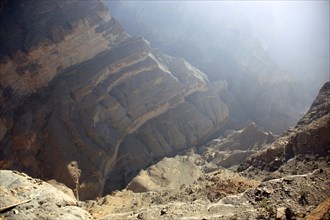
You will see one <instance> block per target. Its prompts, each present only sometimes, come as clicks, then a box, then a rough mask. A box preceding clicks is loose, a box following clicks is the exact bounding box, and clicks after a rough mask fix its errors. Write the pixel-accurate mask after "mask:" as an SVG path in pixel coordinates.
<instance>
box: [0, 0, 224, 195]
mask: <svg viewBox="0 0 330 220" xmlns="http://www.w3.org/2000/svg"><path fill="white" fill-rule="evenodd" d="M21 4H23V3H22V2H20V1H18V2H16V1H14V3H9V1H8V2H7V3H6V4H4V7H3V9H2V15H1V16H5V14H3V13H5V12H7V11H10V10H14V9H16V8H17V7H18V8H19V10H21V11H23V12H24V13H22V16H25V15H26V16H27V17H28V18H30V17H29V16H32V17H33V18H30V19H35V20H38V22H42V19H43V18H44V17H45V19H46V18H47V19H48V20H47V21H48V23H50V24H53V23H54V24H55V26H54V28H55V29H54V31H55V35H56V36H57V34H59V33H60V34H59V35H60V37H56V36H53V35H51V36H52V37H51V38H50V39H48V38H47V37H46V38H45V36H48V34H49V33H48V32H47V33H48V34H45V33H44V30H43V31H41V30H40V32H38V31H37V30H36V32H33V33H32V36H31V37H32V39H34V40H33V42H29V41H27V42H29V43H28V44H27V45H28V47H27V48H28V49H25V50H23V49H22V45H21V46H20V47H16V46H12V47H9V46H8V48H7V49H6V51H1V55H2V54H7V55H5V56H2V62H1V64H0V65H1V70H4V71H1V90H0V91H1V96H0V98H1V99H0V101H1V114H0V116H1V119H2V120H0V129H1V130H0V137H2V141H1V144H0V147H1V149H2V150H1V152H0V167H1V168H7V169H9V168H11V169H12V168H16V169H20V170H23V171H25V172H27V173H29V174H30V175H32V176H36V177H40V178H45V179H52V178H55V179H56V180H57V181H59V182H63V183H65V184H66V185H67V186H68V187H70V188H71V189H74V190H75V194H76V196H77V197H79V198H80V199H89V198H95V197H96V196H100V195H102V193H107V192H110V191H111V190H114V189H119V188H124V187H125V185H126V184H127V183H128V182H129V181H130V179H132V178H133V177H134V176H135V175H136V174H137V173H138V172H139V170H140V169H142V168H145V167H146V166H148V165H150V164H152V163H154V162H155V161H158V160H160V159H161V158H163V157H165V156H167V155H172V154H174V153H176V152H178V151H180V150H182V149H186V148H188V147H194V146H198V145H200V144H202V143H203V142H204V141H206V140H207V139H208V138H209V137H210V135H212V134H214V133H216V132H218V131H219V130H221V129H222V126H223V125H224V124H225V122H226V120H227V118H228V115H229V113H228V110H227V107H226V105H225V104H224V103H223V102H222V101H221V99H220V98H219V96H218V94H217V93H216V92H214V91H213V90H212V89H211V87H210V86H209V83H208V80H207V77H206V76H205V75H204V74H203V73H202V72H200V71H199V70H198V69H196V68H195V67H193V66H191V65H190V64H189V63H187V62H186V61H184V60H183V59H180V58H174V57H170V56H167V55H164V54H162V53H161V52H159V51H158V50H155V49H152V48H151V47H150V45H149V43H148V42H147V41H145V40H144V39H143V38H141V37H128V36H127V34H126V33H125V32H124V31H123V30H122V29H121V27H120V26H119V24H118V23H117V22H116V21H115V20H114V19H113V18H111V16H110V15H109V14H108V12H107V9H106V8H104V6H103V5H102V3H100V2H98V1H88V2H85V1H77V2H73V1H69V2H64V3H62V1H55V2H54V3H51V4H50V5H49V6H48V5H47V4H44V2H43V1H36V2H32V3H30V4H32V6H33V7H35V10H33V11H36V12H35V13H32V14H29V12H31V11H30V7H32V6H31V5H29V4H28V3H27V2H26V3H24V4H27V5H28V6H26V7H23V6H20V5H21ZM53 4H54V5H53ZM85 4H87V5H85ZM48 7H49V8H48ZM83 9H84V10H83ZM25 10H27V11H25ZM39 10H40V11H39ZM14 11H15V10H14ZM68 11H72V13H67V12H68ZM80 13H82V14H80ZM71 14H72V15H71ZM59 15H61V16H64V18H61V19H64V20H65V22H64V21H63V22H64V23H63V22H62V20H61V19H60V20H59V21H58V18H57V17H58V16H59ZM66 16H67V17H66ZM5 17H6V16H5ZM22 19H27V18H25V17H23V18H22ZM66 19H67V20H66ZM16 22H18V21H16ZM58 22H59V23H58ZM68 22H69V24H70V30H67V29H66V28H67V27H66V26H65V25H66V24H67V23H68ZM21 25H22V27H25V24H21ZM36 25H37V24H36ZM40 25H44V26H41V27H43V28H44V27H46V29H47V28H51V27H52V25H45V24H40ZM62 29H64V30H63V31H62ZM49 31H50V32H51V33H53V29H50V30H49ZM56 33H57V34H56ZM34 35H36V36H34ZM15 36H18V37H22V39H25V38H24V36H25V35H24V36H23V35H22V36H19V35H15ZM2 37H3V36H2ZM4 39H5V40H6V38H4ZM35 39H39V40H38V41H35ZM94 44H95V45H94ZM29 45H30V46H29ZM45 45H46V46H45ZM61 48H62V49H61ZM34 51H37V52H35V54H32V52H33V53H34ZM40 51H41V52H40ZM54 51H57V52H54ZM8 54H9V55H8ZM17 54H23V55H24V57H25V61H24V62H25V63H24V65H23V64H21V63H18V61H17V60H16V58H15V57H16V56H17ZM31 54H32V55H31ZM52 54H55V55H52ZM56 54H57V55H56ZM33 63H37V65H36V66H37V67H38V68H28V67H27V68H25V69H24V68H23V69H24V71H23V72H24V74H22V75H20V74H17V70H18V69H21V68H22V67H23V66H25V65H30V64H33ZM31 71H32V72H33V71H34V72H36V73H35V76H34V78H33V77H32V78H33V79H32V78H31V76H32V75H33V74H32V72H31ZM15 74H16V75H15ZM31 74H32V75H31ZM2 79H4V80H2ZM2 106H4V107H2Z"/></svg>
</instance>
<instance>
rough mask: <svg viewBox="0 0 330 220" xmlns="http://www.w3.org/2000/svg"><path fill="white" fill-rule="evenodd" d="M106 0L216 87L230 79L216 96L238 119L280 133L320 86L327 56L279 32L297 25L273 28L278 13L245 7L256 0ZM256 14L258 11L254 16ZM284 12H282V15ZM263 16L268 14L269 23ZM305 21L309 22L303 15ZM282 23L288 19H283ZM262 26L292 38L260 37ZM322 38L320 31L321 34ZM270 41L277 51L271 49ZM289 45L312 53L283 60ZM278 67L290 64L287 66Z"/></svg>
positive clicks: (128, 23) (131, 28)
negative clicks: (240, 0)
mask: <svg viewBox="0 0 330 220" xmlns="http://www.w3.org/2000/svg"><path fill="white" fill-rule="evenodd" d="M107 3H108V4H109V5H110V8H111V11H112V13H113V14H114V16H115V17H116V18H117V19H118V20H119V21H120V22H121V23H122V25H123V26H124V27H125V29H126V30H127V31H128V33H131V34H133V35H142V36H144V37H145V38H146V39H147V40H149V41H150V42H151V45H152V46H154V47H157V48H160V49H161V50H162V51H164V52H166V53H168V54H170V55H173V56H179V57H184V58H185V59H187V60H188V61H189V62H190V63H192V64H193V65H195V66H197V67H198V68H199V69H201V70H202V71H203V72H204V73H205V74H207V75H208V77H209V79H210V81H211V82H213V83H214V84H215V87H216V86H217V81H219V80H225V81H226V82H227V83H228V84H226V85H227V90H226V91H225V92H223V93H222V94H221V96H222V98H223V100H224V101H225V102H226V104H227V105H228V107H229V111H230V114H231V118H232V119H233V120H235V121H236V122H239V123H244V122H249V121H255V122H256V123H257V124H258V125H260V126H261V127H263V128H264V129H265V130H271V131H273V132H275V133H281V132H283V131H284V130H285V129H287V128H288V127H289V126H293V125H294V124H295V123H296V122H297V121H298V119H299V118H300V117H301V116H302V113H303V112H304V111H306V110H307V108H308V106H309V105H310V104H311V102H312V100H313V98H314V97H315V96H316V94H317V91H318V89H319V88H320V86H321V85H322V84H323V83H324V82H325V81H326V80H327V79H328V72H329V70H328V69H326V67H327V68H328V67H329V63H328V60H329V58H328V59H327V61H326V59H325V60H323V59H321V60H320V59H319V61H316V60H317V59H318V58H317V57H315V56H314V57H313V56H311V55H310V53H307V52H306V53H305V52H304V50H303V49H304V48H305V49H306V47H303V46H301V47H300V50H298V49H297V50H296V51H295V48H297V47H295V46H294V45H296V44H293V43H294V42H295V43H297V41H299V42H300V43H301V44H303V43H304V41H303V39H304V36H300V37H299V36H297V40H294V39H291V38H292V37H291V38H289V37H288V38H285V36H289V35H290V33H292V31H296V29H297V28H298V27H295V26H293V27H291V29H292V30H290V29H289V28H287V29H286V30H282V32H280V30H279V29H280V28H281V27H280V26H279V25H277V28H275V27H274V29H272V28H273V26H274V24H273V23H274V22H276V21H272V20H267V18H268V19H273V20H274V19H275V17H274V16H273V17H272V16H271V15H268V16H267V15H264V16H263V17H262V16H261V15H259V14H258V11H257V10H256V9H255V8H254V10H255V11H252V10H251V9H253V7H252V6H251V5H253V4H255V5H258V4H257V3H251V4H250V2H248V3H246V4H245V3H236V4H235V2H159V1H157V2H156V1H154V2H149V1H147V2H135V1H124V2H118V1H113V2H112V1H110V2H107ZM258 3H259V2H258ZM274 4H275V3H274ZM261 5H262V3H261ZM265 5H267V4H266V3H265ZM265 8H266V7H265ZM284 8H285V7H284ZM268 9H269V8H268ZM298 9H299V7H298V8H297V10H298ZM249 10H250V11H249ZM265 13H266V12H265ZM253 15H254V17H253ZM258 16H259V17H260V18H262V20H260V21H259V23H258V20H257V19H258V18H259V17H258ZM292 16H294V15H292ZM300 17H301V16H300ZM300 17H297V19H298V18H300ZM253 19H254V20H253ZM282 19H286V18H285V17H282ZM267 22H269V24H268V26H267ZM290 22H291V23H292V22H293V21H292V20H290ZM301 22H303V21H298V20H297V23H299V24H300V23H301ZM256 24H257V25H259V26H257V25H256ZM272 25H273V26H272ZM306 25H311V24H310V23H306ZM314 26H315V25H314ZM319 26H320V27H323V26H324V25H323V26H322V24H321V25H319ZM263 27H265V28H264V29H263ZM286 27H289V24H287V25H286ZM258 28H259V29H258ZM267 28H268V29H272V30H273V31H275V32H279V33H280V34H281V35H279V37H282V38H284V39H287V40H288V42H287V43H286V44H285V45H292V46H286V47H285V48H283V47H281V46H282V45H281V44H280V43H278V42H283V41H284V39H283V40H282V41H278V42H277V44H276V42H275V40H274V39H275V35H274V39H273V40H270V38H269V40H268V41H266V40H267V39H268V38H267V36H268V35H266V30H268V29H267ZM305 29H307V28H305ZM262 30H264V31H262ZM313 30H317V28H314V29H313ZM290 31H291V32H290ZM301 32H302V31H300V32H299V33H301ZM322 33H323V32H322ZM277 34H278V33H277ZM314 35H317V34H314ZM319 35H321V34H318V36H319ZM257 36H263V37H259V38H258V37H257ZM311 36H313V35H312V34H311ZM322 36H323V35H322ZM323 38H326V35H325V36H324V37H323ZM323 38H322V39H323ZM328 40H329V39H328ZM290 42H292V44H291V43H290ZM265 43H268V45H266V44H265ZM297 44H298V43H297ZM318 44H320V45H327V47H329V44H325V43H324V41H319V40H318V38H316V39H315V44H311V43H310V44H309V45H318ZM266 47H267V48H268V49H267V51H266V50H265V49H266ZM276 47H277V49H278V51H277V52H276V51H275V50H274V48H276ZM272 49H273V50H272ZM284 49H287V52H284ZM307 49H308V48H307ZM307 49H306V50H307ZM325 49H326V48H323V49H322V48H321V49H319V50H318V51H319V52H320V53H321V52H322V51H324V50H325ZM281 50H282V52H280V51H281ZM294 53H296V54H300V55H296V56H301V57H302V56H303V55H306V57H309V58H310V59H308V58H304V59H303V58H301V59H297V61H295V62H293V61H292V62H291V61H286V62H284V60H285V59H286V58H288V59H289V60H292V59H293V58H292V59H291V58H290V57H292V56H293V55H292V54H294ZM272 57H274V58H278V57H281V58H282V59H277V60H279V61H280V62H279V63H281V64H288V63H289V64H290V65H291V67H292V66H294V65H296V68H291V67H289V66H288V65H283V66H279V65H278V63H277V61H275V60H274V59H273V58H272ZM299 60H300V61H299ZM299 62H301V64H300V63H299ZM322 62H323V63H322ZM320 63H321V64H320ZM317 65H318V66H317ZM311 66H313V67H314V72H311V70H310V69H311ZM316 66H317V67H316ZM307 68H308V69H309V70H308V71H309V73H308V74H309V75H307V74H305V73H306V71H301V72H299V71H300V70H302V69H304V70H306V69H307ZM284 69H289V70H295V71H296V72H294V73H293V72H288V71H286V70H284ZM308 71H307V72H308ZM297 72H298V73H297ZM306 78H307V79H306ZM316 81H317V82H316Z"/></svg>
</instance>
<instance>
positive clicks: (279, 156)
mask: <svg viewBox="0 0 330 220" xmlns="http://www.w3.org/2000/svg"><path fill="white" fill-rule="evenodd" d="M329 97H330V82H327V83H325V84H324V85H323V87H322V88H321V90H320V92H319V95H318V96H317V97H316V99H315V101H314V102H313V104H312V106H311V108H310V110H309V111H308V112H307V113H306V115H305V116H304V117H303V118H302V119H301V120H300V121H299V122H298V123H297V126H296V127H295V128H294V129H292V130H289V131H288V132H287V133H284V134H283V135H282V136H281V137H280V138H278V139H277V140H276V141H275V142H274V143H273V144H272V145H271V146H270V147H269V148H267V149H265V150H263V151H261V152H259V153H257V154H256V155H253V156H252V157H251V158H249V159H248V160H247V161H246V162H245V163H243V164H241V166H240V167H239V169H238V170H240V171H242V170H245V169H247V168H249V167H250V166H252V167H255V168H261V169H265V170H270V171H275V170H277V169H278V168H279V167H280V166H281V165H282V164H283V163H285V162H286V161H287V160H289V159H290V158H293V157H295V156H297V155H306V154H312V155H317V156H321V157H329V153H330V136H329V134H330V98H329Z"/></svg>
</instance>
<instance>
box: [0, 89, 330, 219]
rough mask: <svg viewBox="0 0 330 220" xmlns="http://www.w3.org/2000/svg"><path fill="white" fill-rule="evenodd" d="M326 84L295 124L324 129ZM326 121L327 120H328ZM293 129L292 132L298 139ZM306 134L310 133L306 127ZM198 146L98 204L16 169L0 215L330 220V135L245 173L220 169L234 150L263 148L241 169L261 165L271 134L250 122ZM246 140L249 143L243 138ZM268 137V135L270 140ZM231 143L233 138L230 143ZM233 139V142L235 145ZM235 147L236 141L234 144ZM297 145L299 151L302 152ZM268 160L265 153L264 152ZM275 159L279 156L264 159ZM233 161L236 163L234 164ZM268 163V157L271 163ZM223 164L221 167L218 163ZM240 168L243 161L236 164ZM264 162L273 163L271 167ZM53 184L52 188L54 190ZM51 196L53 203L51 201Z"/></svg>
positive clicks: (0, 190) (5, 176)
mask: <svg viewBox="0 0 330 220" xmlns="http://www.w3.org/2000/svg"><path fill="white" fill-rule="evenodd" d="M329 85H330V84H329V83H326V84H325V85H324V87H323V88H322V89H321V91H320V94H319V96H318V98H317V99H316V100H315V102H314V104H313V105H312V107H311V110H310V111H309V112H308V113H307V114H306V115H305V117H304V118H303V119H301V120H300V123H299V124H298V125H297V127H299V128H300V129H302V128H303V127H305V126H306V127H308V128H309V129H311V128H313V130H314V131H317V130H319V129H321V130H320V131H322V129H323V128H322V126H323V124H322V123H313V122H310V120H313V121H318V120H319V119H325V118H324V116H327V115H329V99H328V97H329V96H328V94H329V91H330V87H329ZM326 120H327V121H326V122H329V119H326ZM301 131H302V130H299V129H296V130H293V131H291V132H290V134H291V135H294V134H296V135H299V134H301ZM305 131H307V130H305ZM225 133H227V135H226V136H224V137H219V138H218V139H215V140H213V141H211V142H209V143H207V144H206V145H204V146H202V147H199V148H191V149H188V150H185V151H182V152H180V153H179V155H177V156H175V157H171V158H164V159H163V160H161V161H160V162H158V163H156V164H155V165H153V166H150V167H149V168H148V169H146V170H142V171H141V172H140V173H139V175H138V176H137V177H135V178H134V179H133V180H132V181H131V182H130V183H129V185H128V186H127V188H126V189H124V190H121V191H115V192H112V193H111V194H109V195H106V196H105V197H101V198H97V199H96V200H87V201H77V200H75V198H74V196H73V192H72V190H70V189H68V188H67V187H65V186H64V185H62V184H59V183H57V182H56V181H49V182H48V183H45V182H43V181H41V180H38V179H33V178H31V177H28V176H27V175H25V174H22V173H19V172H16V171H7V170H2V171H0V176H1V178H0V180H1V181H0V194H1V197H2V198H6V200H1V203H0V205H1V206H0V217H1V218H4V219H6V218H9V219H21V218H22V216H24V217H28V218H34V217H37V218H48V219H49V218H50V219H55V218H57V217H60V218H64V217H67V218H70V219H71V218H72V219H91V218H94V219H283V220H288V219H309V220H316V219H318V220H319V219H324V220H325V219H329V216H330V202H329V198H330V194H329V192H330V178H329V176H330V163H329V153H327V154H320V153H319V152H321V151H320V149H321V148H322V149H328V147H329V135H325V134H324V133H322V132H321V133H319V135H320V136H319V138H320V139H322V138H323V139H324V140H327V141H328V144H326V145H320V147H319V148H316V146H315V145H314V144H313V143H314V142H311V144H310V148H309V149H310V150H309V151H305V150H304V149H305V146H303V145H299V146H297V147H298V148H297V152H296V154H295V155H294V157H293V158H291V159H289V160H288V161H281V162H282V163H281V164H280V165H279V168H278V169H277V170H275V171H270V169H269V168H268V166H256V165H254V164H252V165H251V166H250V167H249V169H246V170H244V171H243V172H236V171H235V170H236V169H235V165H238V164H237V163H236V164H232V166H231V168H230V169H225V168H223V167H221V166H222V165H221V161H226V160H227V158H224V157H222V156H221V153H222V154H227V155H235V151H236V150H237V149H240V150H242V151H249V150H253V149H254V150H257V149H263V148H265V150H264V151H261V153H257V154H255V155H254V156H252V157H250V159H248V160H247V162H245V163H242V164H243V165H241V166H240V169H242V167H244V166H246V164H249V165H250V164H251V161H254V162H256V161H257V160H256V159H255V158H257V157H259V158H260V161H263V156H264V155H265V152H267V151H269V150H272V149H274V148H275V147H276V148H279V149H283V147H285V146H286V143H285V142H283V141H282V142H281V140H283V138H285V137H286V136H287V135H288V134H284V135H282V137H279V138H278V139H277V140H275V142H273V143H271V142H272V141H270V142H268V141H267V140H270V139H271V138H273V137H272V136H271V134H267V133H264V132H261V131H259V130H258V129H257V128H256V127H255V124H251V125H249V126H248V127H246V128H245V129H242V130H240V131H227V132H225ZM246 134H249V135H248V137H249V138H248V139H247V138H246V137H247V136H246ZM270 137H271V138H270ZM234 140H235V141H234ZM233 141H234V142H233ZM233 143H234V144H233ZM300 148H302V149H300ZM281 152H282V154H284V153H285V151H283V150H282V151H281ZM268 156H269V155H268ZM269 157H272V158H273V161H278V159H277V158H278V157H279V155H272V156H269ZM233 161H234V162H235V161H236V160H233ZM269 161H271V160H269ZM219 162H220V163H219ZM238 163H240V162H238ZM269 164H272V163H271V162H269ZM50 184H51V185H52V186H51V185H50ZM49 196H52V199H49Z"/></svg>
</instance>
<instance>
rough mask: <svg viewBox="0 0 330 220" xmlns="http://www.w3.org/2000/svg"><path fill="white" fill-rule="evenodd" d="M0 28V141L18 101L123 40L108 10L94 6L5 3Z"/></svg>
mask: <svg viewBox="0 0 330 220" xmlns="http://www.w3.org/2000/svg"><path fill="white" fill-rule="evenodd" d="M0 26H1V32H0V42H1V47H0V69H1V71H0V78H1V81H0V103H1V111H0V118H1V120H0V121H1V122H0V124H1V125H0V140H1V139H2V137H3V135H4V133H5V132H6V130H8V129H10V127H11V126H12V118H13V114H12V113H13V112H14V110H15V109H16V108H17V107H18V106H19V105H21V104H22V100H23V99H22V98H23V97H25V96H28V95H30V94H32V93H35V92H36V91H37V90H38V89H41V88H44V87H46V86H47V85H48V84H49V82H50V81H51V80H52V79H53V78H54V77H56V76H57V75H58V74H60V73H61V72H62V71H63V70H64V69H65V68H67V67H69V66H72V65H74V64H77V63H80V62H82V61H84V60H87V59H90V58H92V57H93V56H95V55H96V54H99V53H101V52H102V51H104V50H106V49H108V48H111V47H113V46H114V45H116V44H118V43H119V42H121V41H123V40H125V39H126V38H127V34H126V33H125V32H124V31H123V30H122V28H121V27H120V25H119V24H118V23H117V22H116V20H115V19H113V18H112V17H111V16H110V14H109V13H108V9H107V7H105V6H104V5H103V4H101V3H100V2H95V1H91V2H89V1H87V2H84V3H79V2H76V1H40V2H37V1H28V2H27V1H7V0H5V1H2V2H1V12H0Z"/></svg>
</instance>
